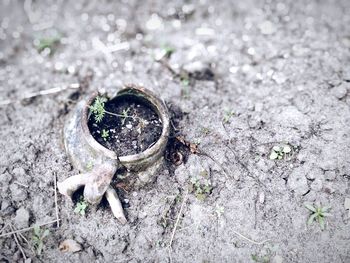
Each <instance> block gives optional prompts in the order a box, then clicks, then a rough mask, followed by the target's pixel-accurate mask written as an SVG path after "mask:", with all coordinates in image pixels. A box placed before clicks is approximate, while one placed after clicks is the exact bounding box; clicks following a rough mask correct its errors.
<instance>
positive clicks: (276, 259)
mask: <svg viewBox="0 0 350 263" xmlns="http://www.w3.org/2000/svg"><path fill="white" fill-rule="evenodd" d="M282 262H283V258H282V257H281V256H280V255H276V256H274V257H273V259H272V263H282Z"/></svg>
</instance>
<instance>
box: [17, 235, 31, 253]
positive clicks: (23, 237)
mask: <svg viewBox="0 0 350 263" xmlns="http://www.w3.org/2000/svg"><path fill="white" fill-rule="evenodd" d="M17 235H18V236H20V237H21V238H22V239H23V240H24V241H25V242H26V243H27V245H28V248H29V249H30V250H31V251H32V252H33V253H35V251H34V249H33V248H32V246H31V244H30V243H29V241H28V239H26V238H25V236H23V234H22V233H17Z"/></svg>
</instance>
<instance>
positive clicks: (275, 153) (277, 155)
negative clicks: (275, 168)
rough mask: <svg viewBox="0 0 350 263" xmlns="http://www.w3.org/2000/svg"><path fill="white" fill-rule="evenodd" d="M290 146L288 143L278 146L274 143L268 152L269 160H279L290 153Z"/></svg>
mask: <svg viewBox="0 0 350 263" xmlns="http://www.w3.org/2000/svg"><path fill="white" fill-rule="evenodd" d="M291 151H292V148H291V147H290V146H289V145H283V146H278V145H275V146H273V148H272V151H271V153H270V160H281V159H283V158H284V157H286V156H287V154H289V153H291Z"/></svg>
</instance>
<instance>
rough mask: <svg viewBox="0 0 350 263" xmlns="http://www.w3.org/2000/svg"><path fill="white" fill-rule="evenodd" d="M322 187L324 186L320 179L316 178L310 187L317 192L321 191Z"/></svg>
mask: <svg viewBox="0 0 350 263" xmlns="http://www.w3.org/2000/svg"><path fill="white" fill-rule="evenodd" d="M322 187H323V184H322V180H321V179H320V178H316V179H315V180H314V181H313V182H312V183H311V185H310V188H311V189H312V190H314V191H316V192H319V191H321V190H322Z"/></svg>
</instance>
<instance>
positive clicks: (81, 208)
mask: <svg viewBox="0 0 350 263" xmlns="http://www.w3.org/2000/svg"><path fill="white" fill-rule="evenodd" d="M87 207H88V203H87V202H86V201H85V200H80V201H79V202H78V203H77V205H76V207H75V209H74V212H75V213H78V214H80V215H82V216H84V215H85V213H86V209H87Z"/></svg>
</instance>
